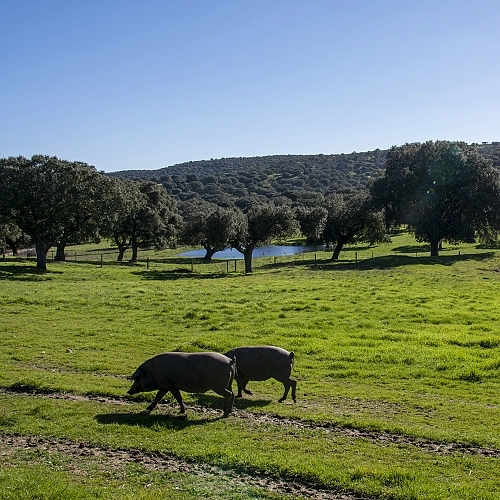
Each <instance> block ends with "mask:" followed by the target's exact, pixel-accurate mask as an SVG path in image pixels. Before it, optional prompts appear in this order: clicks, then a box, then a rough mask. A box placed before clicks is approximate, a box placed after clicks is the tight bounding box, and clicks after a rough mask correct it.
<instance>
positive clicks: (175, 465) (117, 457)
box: [0, 433, 370, 500]
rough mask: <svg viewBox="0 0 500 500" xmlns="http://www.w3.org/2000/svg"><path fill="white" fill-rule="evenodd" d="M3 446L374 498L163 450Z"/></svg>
mask: <svg viewBox="0 0 500 500" xmlns="http://www.w3.org/2000/svg"><path fill="white" fill-rule="evenodd" d="M0 447H6V448H8V449H9V450H10V452H12V451H13V450H14V449H29V448H36V449H37V450H44V451H47V452H59V453H63V454H64V455H66V456H70V457H92V458H93V459H95V460H96V461H106V462H108V463H109V462H111V463H113V464H115V465H124V464H126V463H129V462H136V463H138V464H140V465H142V466H144V467H146V468H148V469H150V470H154V471H162V470H169V471H172V472H184V473H188V474H194V475H197V476H205V477H206V476H210V477H212V478H217V477H220V478H224V479H225V481H226V482H227V481H228V480H229V481H230V482H231V483H233V484H241V485H247V486H248V485H251V486H253V487H257V488H262V489H265V490H267V491H273V492H275V493H280V494H283V495H290V496H292V495H295V496H297V495H300V496H302V497H304V498H309V499H312V500H370V499H369V497H364V496H355V495H351V494H343V493H338V492H335V491H333V490H328V489H325V488H322V487H321V486H318V485H314V484H308V483H302V482H297V481H292V480H286V479H281V478H278V477H276V476H271V475H265V474H261V473H258V472H252V473H246V472H243V471H241V470H240V469H238V471H236V470H232V469H224V468H221V467H216V466H213V465H208V464H202V463H195V462H189V461H185V460H182V459H180V458H179V457H176V456H174V455H169V454H167V453H162V452H151V453H146V452H143V451H140V450H129V449H120V448H107V447H99V446H93V445H90V444H88V443H85V442H72V441H64V440H60V439H45V438H41V437H32V436H18V435H3V434H1V433H0Z"/></svg>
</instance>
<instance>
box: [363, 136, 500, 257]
mask: <svg viewBox="0 0 500 500" xmlns="http://www.w3.org/2000/svg"><path fill="white" fill-rule="evenodd" d="M371 193H372V196H373V199H374V202H375V203H376V204H377V205H378V206H379V207H385V209H386V216H387V220H388V221H389V222H390V223H392V224H396V225H397V224H408V227H409V228H410V229H411V230H412V231H413V232H414V233H415V236H416V238H417V239H418V240H419V241H426V242H429V243H430V246H431V255H432V256H437V255H438V253H439V243H440V241H441V240H448V241H452V242H474V241H475V239H476V237H477V236H479V237H481V238H488V237H491V236H492V235H493V234H496V231H498V230H499V228H500V180H499V173H498V170H496V169H495V168H494V167H493V165H492V162H491V160H488V159H486V158H485V157H484V156H482V155H480V154H479V153H478V151H477V148H476V147H474V146H470V145H468V144H466V143H464V142H449V141H436V142H434V141H428V142H425V143H423V144H420V143H413V144H405V145H404V146H401V147H393V148H392V149H391V150H390V151H389V152H388V153H387V159H386V168H385V173H384V176H383V177H382V178H380V179H378V180H377V181H376V182H375V183H374V184H373V186H372V189H371Z"/></svg>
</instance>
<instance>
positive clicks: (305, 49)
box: [0, 0, 500, 172]
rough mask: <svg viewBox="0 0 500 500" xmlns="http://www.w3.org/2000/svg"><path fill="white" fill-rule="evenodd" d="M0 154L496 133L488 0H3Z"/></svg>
mask: <svg viewBox="0 0 500 500" xmlns="http://www.w3.org/2000/svg"><path fill="white" fill-rule="evenodd" d="M0 25H1V29H0V68H1V71H0V157H6V156H17V155H23V156H31V155H33V154H48V155H55V156H58V157H60V158H64V159H67V160H78V161H84V162H87V163H89V164H92V165H95V166H96V168H97V169H98V170H103V171H106V172H110V171H116V170H130V169H158V168H162V167H164V166H168V165H173V164H176V163H181V162H185V161H190V160H202V159H210V158H222V157H226V158H227V157H233V156H263V155H273V154H318V153H323V154H331V153H334V154H336V153H350V152H352V151H369V150H373V149H376V148H380V149H386V148H389V147H390V146H393V145H401V144H404V143H406V142H422V141H426V140H429V139H433V140H437V139H440V140H463V141H466V142H482V141H499V140H500V29H499V26H500V2H498V0H475V1H474V2H471V1H465V0H432V1H430V0H411V1H410V0H338V1H337V0H303V1H299V0H287V1H286V0H136V1H131V0H0Z"/></svg>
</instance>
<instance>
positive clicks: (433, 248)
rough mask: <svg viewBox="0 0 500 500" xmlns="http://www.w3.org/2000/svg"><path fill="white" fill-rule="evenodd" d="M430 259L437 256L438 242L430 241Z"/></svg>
mask: <svg viewBox="0 0 500 500" xmlns="http://www.w3.org/2000/svg"><path fill="white" fill-rule="evenodd" d="M430 244H431V257H438V256H439V240H436V241H431V242H430Z"/></svg>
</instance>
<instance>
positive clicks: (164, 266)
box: [3, 247, 461, 274]
mask: <svg viewBox="0 0 500 500" xmlns="http://www.w3.org/2000/svg"><path fill="white" fill-rule="evenodd" d="M332 253H333V250H331V249H328V248H327V249H320V250H318V251H308V252H303V253H294V254H288V255H287V254H282V255H276V256H273V255H268V256H261V257H253V258H252V269H253V270H254V271H256V270H259V269H269V268H279V267H286V266H297V265H308V266H310V267H311V268H317V269H319V268H324V267H325V266H328V265H333V264H334V262H335V263H337V264H345V265H350V264H358V263H366V262H367V261H369V260H371V259H374V258H380V257H386V258H387V257H398V256H399V257H402V256H406V257H422V256H428V255H429V251H428V250H427V249H424V248H414V249H405V250H401V251H395V250H394V249H389V248H388V249H387V252H386V253H381V252H380V250H377V251H374V249H371V248H369V247H363V248H359V247H347V248H345V249H343V251H342V252H341V254H340V258H339V259H338V261H332V260H331V257H332ZM453 254H454V255H455V256H460V255H461V252H460V250H459V249H454V251H453ZM447 255H448V256H449V255H450V251H448V252H447ZM9 259H17V260H31V261H35V260H36V252H35V250H34V249H23V250H19V252H18V254H17V255H16V256H12V255H11V254H10V255H9V254H7V253H3V261H4V262H5V261H7V260H9ZM47 262H49V263H53V264H56V265H57V263H58V262H59V261H57V260H56V251H55V250H50V251H49V252H48V254H47ZM64 262H67V263H82V264H92V265H95V266H98V267H103V266H109V265H122V266H127V265H128V266H130V265H133V266H137V267H142V268H145V269H147V270H152V271H153V270H154V271H166V272H176V273H197V274H203V273H210V274H229V273H243V272H245V262H244V259H243V255H242V256H241V258H237V259H234V258H231V259H216V258H214V259H212V260H211V261H209V262H207V261H204V260H203V259H201V258H191V257H183V256H181V255H174V256H172V255H170V256H168V257H165V256H162V255H156V254H154V252H153V251H143V252H139V256H138V260H137V261H136V262H130V253H128V254H127V253H126V254H125V256H124V258H123V261H121V262H119V261H118V251H117V250H115V249H107V250H105V251H103V250H100V249H96V250H92V251H74V250H67V251H66V252H65V259H64Z"/></svg>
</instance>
